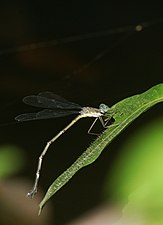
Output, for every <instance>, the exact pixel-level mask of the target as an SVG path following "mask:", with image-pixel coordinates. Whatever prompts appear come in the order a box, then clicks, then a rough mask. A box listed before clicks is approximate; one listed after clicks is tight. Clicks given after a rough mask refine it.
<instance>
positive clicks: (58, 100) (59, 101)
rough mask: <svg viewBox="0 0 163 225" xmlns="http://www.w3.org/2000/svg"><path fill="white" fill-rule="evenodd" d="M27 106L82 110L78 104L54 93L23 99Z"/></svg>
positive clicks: (43, 93) (42, 93) (44, 93)
mask: <svg viewBox="0 0 163 225" xmlns="http://www.w3.org/2000/svg"><path fill="white" fill-rule="evenodd" d="M23 102H24V103H26V104H27V105H32V106H35V107H41V108H48V109H81V108H82V107H81V106H80V105H78V104H76V103H73V102H69V101H67V100H66V99H64V98H62V97H60V96H58V95H55V94H53V93H52V92H48V91H46V92H41V93H39V94H38V95H30V96H27V97H25V98H24V99H23Z"/></svg>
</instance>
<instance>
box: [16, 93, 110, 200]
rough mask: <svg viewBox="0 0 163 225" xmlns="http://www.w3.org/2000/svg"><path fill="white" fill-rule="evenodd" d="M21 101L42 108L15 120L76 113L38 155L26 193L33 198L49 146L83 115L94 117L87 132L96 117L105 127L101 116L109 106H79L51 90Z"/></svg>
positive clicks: (46, 117) (47, 117) (19, 116)
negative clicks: (29, 189)
mask: <svg viewBox="0 0 163 225" xmlns="http://www.w3.org/2000/svg"><path fill="white" fill-rule="evenodd" d="M23 102H24V103H26V104H27V105H31V106H36V107H40V108H44V109H43V110H41V111H39V112H36V113H24V114H21V115H18V116H17V117H16V118H15V119H16V120H17V121H30V120H39V119H49V118H56V117H63V116H68V115H72V114H78V116H76V118H75V119H74V120H72V121H71V123H70V124H68V125H67V126H66V127H65V128H64V129H63V130H61V131H60V132H59V133H58V134H57V135H56V136H55V137H53V138H52V139H51V140H50V141H48V142H47V144H46V146H45V148H44V149H43V151H42V153H41V155H40V156H39V160H38V166H37V171H36V177H35V181H34V186H33V188H32V190H31V191H30V192H29V193H28V194H27V196H28V197H31V198H33V197H34V195H35V194H36V193H37V188H38V181H39V177H40V171H41V166H42V161H43V157H44V156H45V154H46V152H47V150H48V148H49V146H50V145H51V144H52V143H53V142H54V141H55V140H56V139H57V138H59V137H60V136H61V135H62V134H63V133H64V132H65V131H67V130H68V129H69V128H70V127H71V126H72V125H73V124H74V123H76V122H77V121H78V120H79V119H81V118H84V117H94V118H95V120H94V122H93V124H92V125H91V127H90V129H89V131H88V132H90V130H91V129H92V127H93V125H94V124H95V122H96V121H97V119H99V120H100V121H101V123H102V125H103V127H105V124H104V121H103V119H102V117H103V115H104V114H105V113H106V112H107V111H108V110H109V107H108V106H107V105H105V104H100V106H99V109H98V108H93V107H81V106H80V105H78V104H76V103H72V102H69V101H67V100H66V99H64V98H62V97H60V96H58V95H55V94H53V93H51V92H42V93H39V94H38V95H30V96H27V97H25V98H24V99H23Z"/></svg>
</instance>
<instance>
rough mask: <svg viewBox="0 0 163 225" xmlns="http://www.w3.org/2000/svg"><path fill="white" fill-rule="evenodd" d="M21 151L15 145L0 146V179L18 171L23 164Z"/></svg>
mask: <svg viewBox="0 0 163 225" xmlns="http://www.w3.org/2000/svg"><path fill="white" fill-rule="evenodd" d="M24 161H25V159H24V155H23V152H22V151H21V150H20V149H19V148H18V147H16V146H13V145H3V146H0V179H3V178H7V177H9V176H11V175H14V174H15V173H17V172H19V171H20V170H21V169H22V167H23V165H24Z"/></svg>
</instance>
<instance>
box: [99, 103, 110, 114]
mask: <svg viewBox="0 0 163 225" xmlns="http://www.w3.org/2000/svg"><path fill="white" fill-rule="evenodd" d="M99 109H100V111H101V113H106V112H107V111H108V110H109V109H110V108H109V106H107V105H105V104H103V103H102V104H100V106H99Z"/></svg>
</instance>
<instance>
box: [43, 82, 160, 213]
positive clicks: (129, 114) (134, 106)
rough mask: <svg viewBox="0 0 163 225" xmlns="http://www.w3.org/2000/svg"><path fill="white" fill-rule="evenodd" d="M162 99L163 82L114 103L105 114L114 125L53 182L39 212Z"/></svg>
mask: <svg viewBox="0 0 163 225" xmlns="http://www.w3.org/2000/svg"><path fill="white" fill-rule="evenodd" d="M162 101H163V84H159V85H156V86H154V87H152V88H151V89H149V90H148V91H146V92H144V93H142V94H139V95H135V96H132V97H129V98H126V99H124V100H122V101H120V102H118V103H117V104H115V105H113V106H112V107H111V108H110V109H109V110H108V112H107V113H106V114H105V119H106V120H107V119H110V118H111V117H113V118H114V119H115V121H114V123H113V125H111V126H109V127H108V128H107V129H106V130H105V131H104V132H103V133H102V134H101V135H100V136H99V137H98V138H97V139H96V140H95V141H94V142H93V143H92V144H91V145H90V147H89V148H88V149H87V150H86V151H85V152H83V154H82V155H81V156H80V157H79V158H78V159H77V160H76V161H75V162H74V163H73V164H72V165H71V166H70V167H69V168H68V169H67V170H66V171H64V172H63V173H62V174H61V175H60V176H59V177H58V178H57V179H56V180H55V181H54V182H53V183H52V185H51V186H50V187H49V189H48V191H47V193H46V195H45V197H44V198H43V200H42V201H41V203H40V205H39V208H40V210H39V214H40V213H41V210H42V208H43V206H44V205H45V203H46V202H47V201H48V199H49V198H51V197H52V196H53V195H54V194H55V193H56V192H57V191H58V190H59V189H60V188H61V187H63V186H64V185H65V184H66V183H67V182H68V181H69V180H70V179H71V178H72V177H73V175H75V173H76V172H77V171H78V170H80V169H81V168H82V167H85V166H87V165H89V164H91V163H93V162H94V161H95V160H96V159H97V158H98V156H99V155H100V154H101V152H102V151H103V150H104V148H105V147H106V146H107V145H108V144H110V143H111V142H112V141H113V139H114V138H115V137H116V136H117V135H118V134H120V133H121V132H122V131H123V130H124V129H125V128H126V127H127V126H128V125H129V124H130V123H131V122H133V121H134V120H135V119H136V118H137V117H138V116H139V115H141V114H142V113H143V112H145V111H146V110H148V109H149V108H150V107H152V106H153V105H155V104H156V103H159V102H162Z"/></svg>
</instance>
